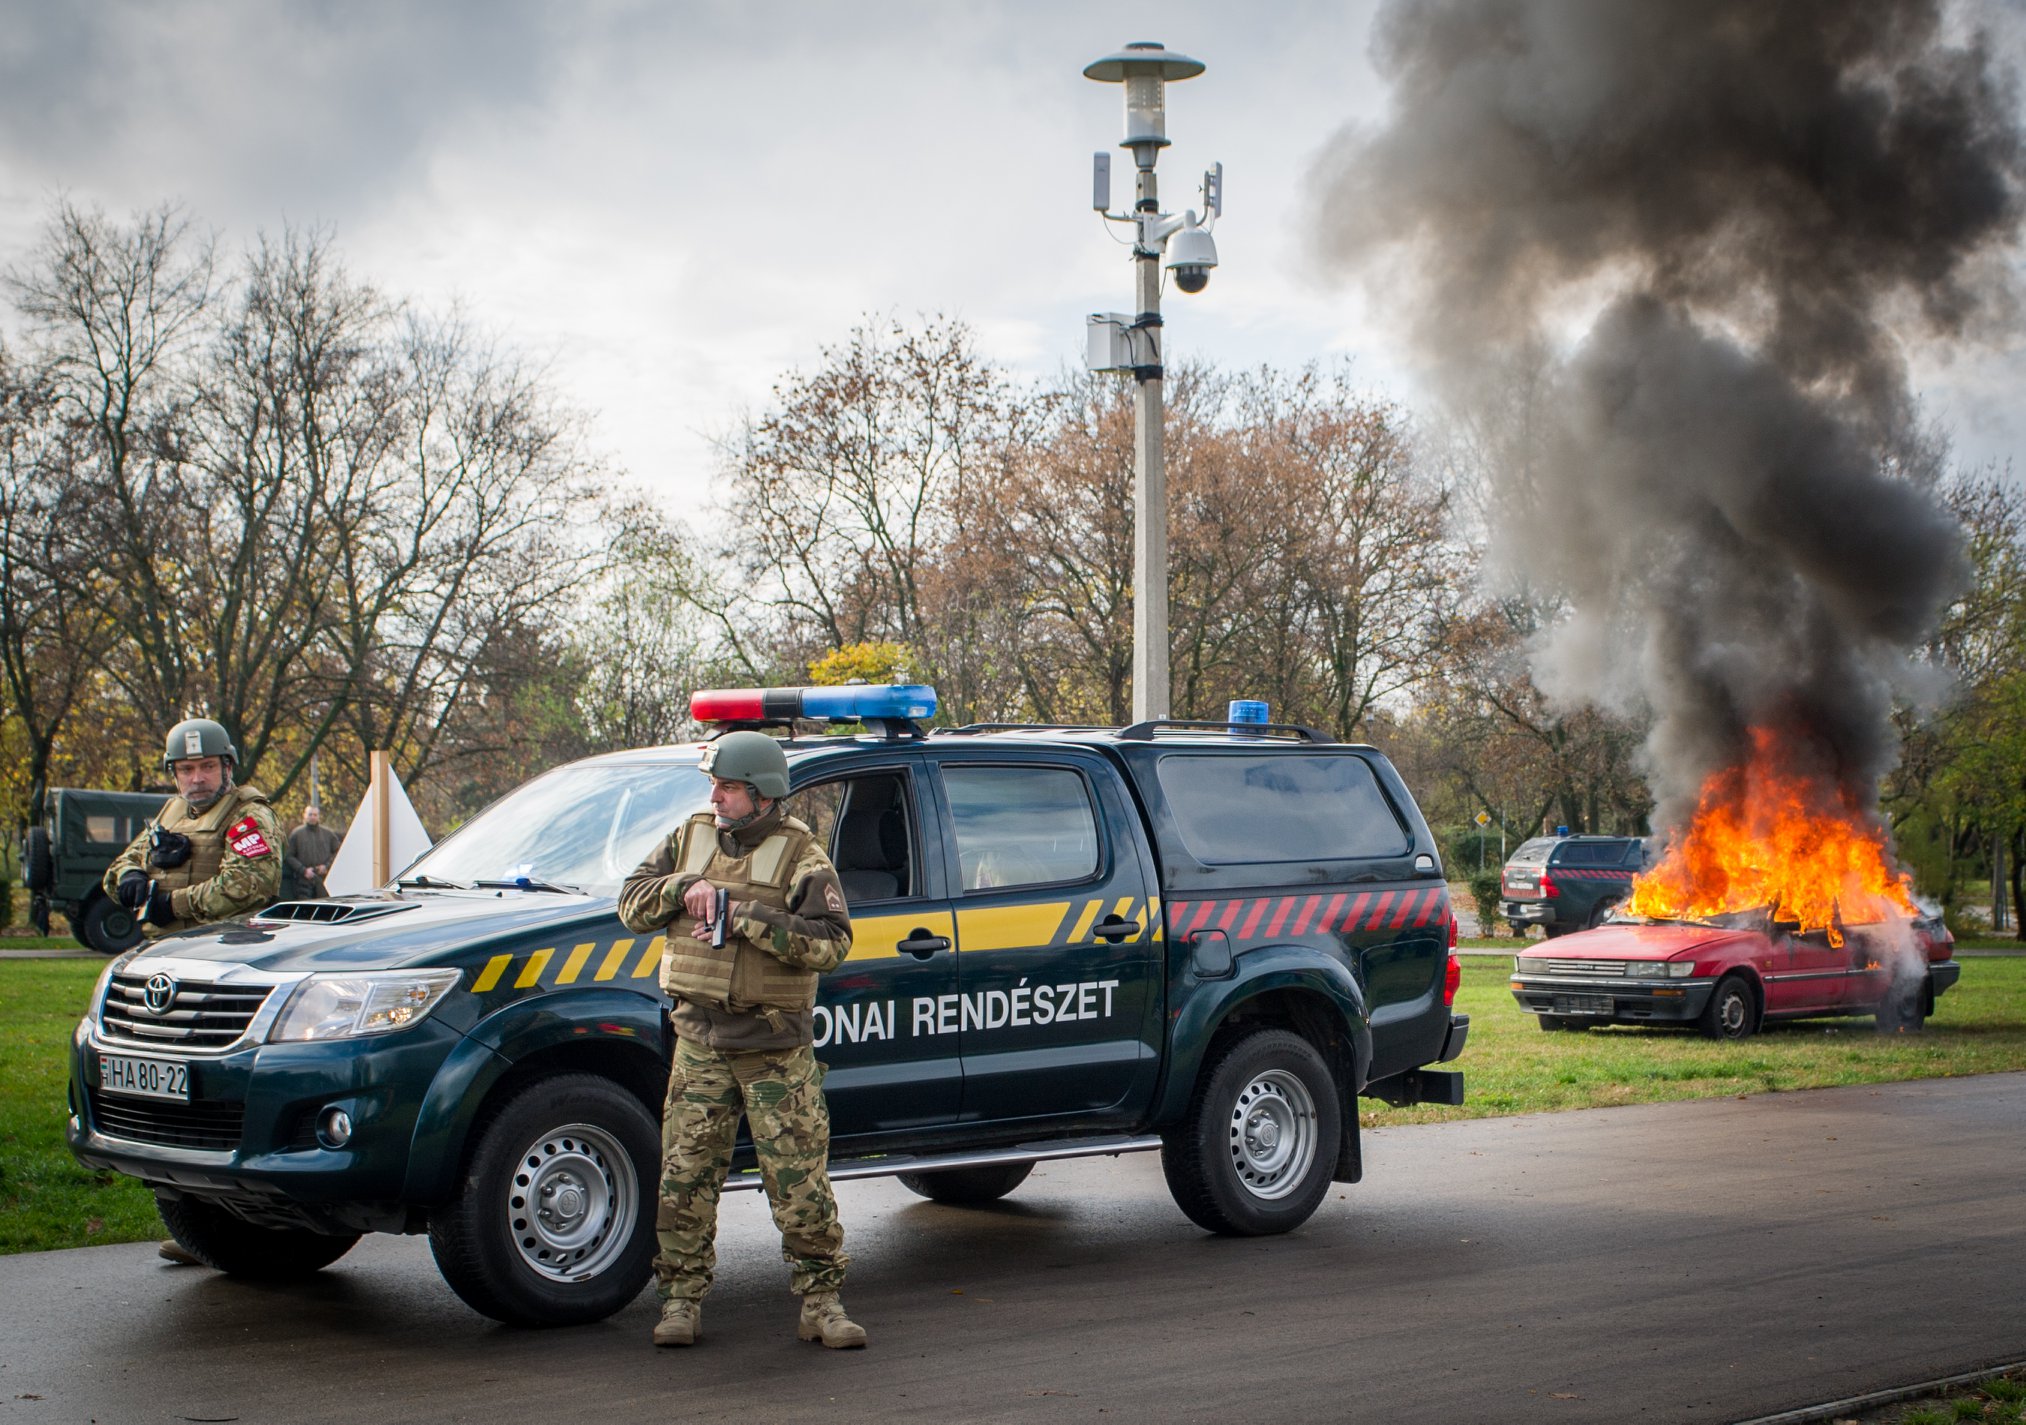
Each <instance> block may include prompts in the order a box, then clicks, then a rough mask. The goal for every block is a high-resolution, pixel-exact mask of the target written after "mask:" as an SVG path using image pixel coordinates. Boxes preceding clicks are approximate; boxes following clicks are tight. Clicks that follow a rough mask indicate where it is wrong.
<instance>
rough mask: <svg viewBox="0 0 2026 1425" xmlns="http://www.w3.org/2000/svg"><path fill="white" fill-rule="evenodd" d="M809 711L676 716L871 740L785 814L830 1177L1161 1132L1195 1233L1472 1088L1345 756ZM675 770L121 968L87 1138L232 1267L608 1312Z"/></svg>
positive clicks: (770, 695)
mask: <svg viewBox="0 0 2026 1425" xmlns="http://www.w3.org/2000/svg"><path fill="white" fill-rule="evenodd" d="M817 695H818V690H814V689H811V690H807V696H805V695H804V690H798V689H769V690H766V691H765V692H764V693H762V692H761V691H760V690H752V691H751V693H750V696H745V695H738V696H734V695H731V694H719V695H714V698H706V696H705V695H701V694H700V695H698V699H697V700H696V703H695V704H693V706H699V707H700V711H699V713H698V715H699V716H700V717H711V718H716V719H720V720H722V721H723V723H725V724H728V725H741V724H743V725H754V724H759V723H765V722H770V721H775V722H777V721H780V720H784V719H788V718H792V717H795V716H797V715H801V716H804V717H806V716H809V715H812V714H814V715H818V716H825V717H831V718H835V719H838V720H840V721H862V722H863V723H864V724H865V725H867V726H868V727H870V728H872V729H873V731H872V732H871V733H870V735H865V736H855V737H854V736H835V735H832V736H817V737H804V736H797V737H792V738H790V739H789V740H788V741H787V742H786V743H785V744H784V745H785V750H786V752H787V757H788V765H789V776H790V784H791V787H792V788H793V791H792V794H791V800H790V802H789V808H790V810H791V811H793V812H794V814H795V815H797V816H799V817H801V818H802V819H803V820H805V821H807V822H808V823H809V824H810V825H811V826H812V827H813V829H814V830H815V832H816V834H817V835H818V836H819V837H821V838H822V839H823V843H824V844H825V845H826V846H827V847H828V848H829V851H830V856H831V859H832V860H833V861H834V862H835V863H836V866H837V869H838V874H839V878H840V880H841V881H842V883H843V886H844V889H845V894H846V896H847V897H848V898H849V899H850V901H851V912H852V929H853V943H852V949H851V955H850V958H848V959H847V960H846V961H845V962H844V963H843V964H842V965H840V966H839V967H838V968H837V969H835V970H833V971H831V972H830V973H829V974H828V975H826V976H824V978H823V984H822V987H821V991H820V994H819V998H818V1002H817V1006H816V1010H815V1029H816V1049H817V1053H818V1055H819V1056H820V1057H821V1058H822V1060H823V1061H824V1062H825V1063H826V1064H827V1065H828V1077H827V1079H826V1081H825V1084H824V1091H825V1094H826V1095H827V1097H828V1099H829V1103H830V1114H831V1128H832V1135H833V1136H832V1140H831V1141H832V1148H831V1165H830V1170H831V1176H832V1177H833V1178H837V1179H846V1178H857V1177H871V1176H879V1175H887V1174H897V1175H899V1177H900V1180H901V1182H902V1183H903V1184H905V1185H906V1186H907V1187H908V1188H910V1189H912V1190H913V1191H915V1192H917V1193H921V1194H923V1195H924V1196H927V1197H930V1198H933V1199H936V1200H938V1201H943V1202H959V1203H976V1202H984V1201H988V1200H990V1199H993V1198H997V1197H1001V1196H1003V1195H1004V1194H1006V1193H1008V1192H1010V1191H1012V1190H1013V1189H1014V1188H1015V1187H1017V1186H1018V1185H1019V1183H1020V1182H1021V1180H1022V1179H1023V1178H1025V1177H1026V1176H1027V1174H1028V1173H1029V1172H1030V1171H1031V1170H1032V1168H1033V1165H1034V1164H1035V1163H1037V1162H1041V1161H1044V1160H1048V1159H1053V1158H1070V1157H1077V1156H1083V1155H1090V1154H1117V1153H1124V1152H1133V1151H1137V1150H1143V1149H1144V1150H1158V1151H1159V1152H1160V1154H1161V1162H1162V1166H1163V1168H1164V1169H1165V1170H1166V1173H1167V1178H1168V1183H1169V1186H1170V1187H1171V1189H1172V1190H1173V1192H1174V1195H1175V1199H1176V1201H1177V1203H1178V1204H1179V1205H1180V1207H1181V1209H1182V1211H1183V1212H1184V1213H1186V1214H1187V1215H1188V1216H1189V1217H1190V1218H1191V1219H1192V1220H1193V1221H1195V1222H1196V1223H1198V1224H1200V1225H1201V1226H1202V1227H1204V1228H1206V1229H1209V1230H1211V1231H1215V1232H1224V1233H1238V1234H1248V1235H1249V1234H1259V1233H1274V1232H1285V1231H1288V1230H1289V1229H1291V1228H1293V1227H1296V1226H1298V1225H1300V1224H1301V1223H1302V1222H1304V1221H1306V1220H1307V1219H1308V1217H1309V1216H1310V1214H1312V1213H1313V1212H1314V1211H1315V1210H1316V1209H1317V1207H1318V1206H1320V1205H1321V1203H1322V1202H1323V1200H1324V1199H1325V1198H1326V1196H1327V1195H1328V1192H1329V1188H1330V1184H1331V1183H1332V1182H1333V1181H1334V1182H1356V1181H1357V1180H1358V1178H1359V1176H1360V1174H1361V1172H1362V1158H1361V1156H1360V1152H1359V1136H1358V1098H1359V1095H1361V1094H1364V1095H1370V1096H1373V1097H1376V1098H1382V1099H1385V1100H1387V1101H1388V1102H1392V1103H1415V1102H1435V1103H1445V1104H1456V1103H1461V1102H1462V1100H1463V1076H1462V1075H1461V1074H1460V1073H1455V1072H1445V1071H1441V1070H1437V1069H1433V1068H1431V1067H1429V1066H1431V1065H1435V1064H1440V1063H1443V1062H1446V1061H1449V1060H1453V1059H1455V1058H1456V1057H1457V1055H1458V1054H1459V1053H1460V1052H1461V1051H1462V1049H1463V1044H1464V1039H1465V1036H1466V1034H1467V1033H1468V1030H1469V1020H1468V1019H1467V1018H1466V1017H1464V1016H1462V1015H1457V1014H1454V1013H1452V1012H1451V1005H1452V1003H1453V1000H1454V997H1455V993H1456V986H1457V966H1456V960H1455V958H1454V956H1453V955H1452V954H1451V953H1450V952H1451V948H1452V946H1453V945H1454V943H1455V922H1454V919H1453V917H1452V916H1451V914H1450V907H1449V898H1448V892H1447V888H1446V886H1445V884H1444V881H1443V876H1442V867H1441V864H1440V861H1439V859H1438V856H1437V852H1436V849H1435V843H1434V841H1433V839H1432V838H1431V837H1430V835H1429V832H1428V828H1427V826H1426V824H1425V823H1424V822H1423V821H1422V819H1421V814H1420V812H1419V811H1418V810H1417V809H1416V808H1415V805H1414V801H1413V798H1412V797H1410V796H1409V795H1408V793H1407V789H1406V787H1405V786H1403V785H1402V784H1401V782H1400V778H1399V776H1398V774H1397V773H1396V772H1395V771H1394V770H1393V767H1392V764H1391V763H1389V762H1388V761H1387V760H1386V758H1385V757H1384V756H1383V755H1381V754H1380V753H1379V752H1377V751H1376V750H1374V749H1373V748H1370V747H1364V746H1352V745H1347V744H1342V743H1335V742H1331V741H1330V740H1328V739H1327V738H1325V737H1323V736H1322V735H1321V734H1318V733H1314V732H1311V731H1309V730H1307V729H1300V728H1285V727H1269V726H1259V725H1248V726H1244V727H1236V726H1230V725H1225V724H1215V725H1206V724H1189V723H1174V722H1150V723H1140V724H1137V725H1135V726H1132V727H1128V728H1124V729H1109V728H1103V729H1101V728H1066V727H999V726H992V727H968V728H958V729H954V730H951V731H938V732H936V733H935V734H934V735H926V734H925V733H924V731H923V729H922V728H921V726H920V724H919V722H918V721H917V719H923V718H926V717H928V716H929V715H931V714H932V713H933V710H934V694H933V692H932V691H930V690H929V689H926V688H916V689H901V690H899V691H898V693H896V691H895V690H893V689H887V688H852V689H848V690H847V689H834V688H833V689H824V690H821V698H822V701H819V700H818V696H817ZM839 695H846V697H847V699H848V700H847V701H845V702H843V703H840V702H839V701H838V698H839ZM882 699H884V700H882ZM698 753H699V748H698V747H696V746H694V745H690V746H680V747H661V748H651V749H646V750H643V751H638V752H625V753H618V754H614V755H611V756H606V757H594V758H591V759H588V760H586V761H582V762H577V763H573V764H571V765H569V766H566V767H560V768H557V769H556V770H554V771H552V772H549V773H547V774H545V775H544V776H541V777H538V778H536V779H535V780H534V781H532V782H529V783H528V784H527V785H526V786H523V787H521V788H520V789H519V790H517V791H515V792H513V793H511V794H509V795H508V796H507V797H506V798H504V799H503V800H501V801H499V802H497V803H495V804H494V805H493V806H492V807H490V808H488V809H487V810H485V811H483V812H481V813H479V814H478V815H477V816H476V817H474V818H472V819H471V820H470V821H469V822H467V823H466V824H465V825H464V826H462V827H461V828H459V829H458V831H457V832H456V833H454V834H453V835H451V836H450V837H449V838H447V839H446V840H444V841H443V842H441V843H440V844H439V845H437V846H436V847H434V848H433V849H432V850H430V851H429V852H428V854H426V855H425V856H423V857H422V859H421V860H419V861H417V862H416V863H415V864H414V865H413V866H411V867H409V868H408V869H407V870H406V871H404V872H403V873H402V874H401V876H400V877H399V878H398V879H397V880H396V882H395V883H394V884H393V885H390V886H388V887H387V888H385V889H384V890H382V891H381V892H380V893H378V894H376V895H366V896H353V897H347V898H343V899H337V900H324V901H302V902H285V903H282V904H279V905H274V906H270V907H268V908H267V909H265V910H262V911H259V912H257V913H256V914H254V915H252V916H249V917H243V918H241V919H239V920H237V921H235V922H230V923H224V924H219V925H214V926H209V927H204V928H201V929H198V930H193V931H188V932H185V933H182V934H179V935H172V936H168V937H165V938H164V939H162V940H159V941H156V942H154V943H153V944H152V945H150V946H149V947H148V948H146V949H145V950H142V951H140V952H137V953H136V954H135V955H132V956H129V957H125V958H122V959H120V960H117V961H115V962H114V963H113V964H112V966H110V967H109V968H108V969H107V971H106V974H105V976H104V978H103V980H102V981H101V983H100V985H99V989H98V992H97V994H96V996H95V997H94V999H93V1001H92V1004H91V1008H90V1010H89V1012H88V1013H87V1015H86V1017H85V1019H84V1021H83V1022H82V1023H81V1024H79V1026H78V1029H77V1033H76V1037H75V1040H74V1044H73V1050H72V1067H71V1087H70V1122H69V1141H70V1144H71V1147H72V1149H73V1151H74V1152H75V1153H76V1154H77V1156H78V1158H79V1159H80V1160H81V1161H82V1162H84V1163H86V1164H89V1165H91V1166H93V1167H98V1168H111V1169H115V1170H118V1171H120V1172H124V1173H129V1174H132V1175H133V1176H135V1177H138V1178H140V1179H142V1180H143V1181H145V1182H147V1183H149V1184H150V1185H151V1186H152V1187H153V1188H154V1189H155V1193H156V1196H157V1199H158V1200H159V1201H160V1203H161V1205H162V1213H163V1216H164V1217H165V1218H166V1219H167V1220H168V1222H169V1224H170V1226H171V1228H172V1229H173V1230H174V1231H175V1234H176V1236H177V1237H178V1238H179V1239H180V1240H182V1241H183V1242H184V1244H185V1245H186V1246H189V1247H191V1248H192V1250H194V1251H196V1252H197V1253H198V1254H199V1255H200V1256H202V1257H203V1258H205V1259H206V1260H208V1261H210V1262H212V1263H213V1264H214V1265H216V1266H218V1267H220V1268H222V1269H224V1270H225V1271H228V1272H238V1273H242V1274H246V1275H252V1276H264V1277H282V1276H289V1275H295V1274H300V1273H304V1272H312V1271H315V1270H317V1269H318V1268H320V1267H322V1266H324V1265H326V1264H327V1263H329V1262H331V1261H334V1260H336V1259H337V1258H338V1257H339V1256H341V1255H342V1254H343V1253H344V1252H345V1251H346V1250H347V1249H348V1248H349V1247H350V1246H351V1245H352V1243H353V1242H355V1241H356V1240H357V1239H358V1237H359V1235H360V1234H361V1233H362V1232H368V1231H384V1232H427V1233H428V1234H429V1237H430V1240H431V1245H432V1247H433V1248H434V1249H435V1253H436V1259H437V1263H438V1266H439V1267H440V1268H441V1270H442V1272H443V1274H444V1276H445V1278H446V1279H447V1280H448V1281H449V1283H450V1285H451V1286H452V1287H453V1288H454V1289H455V1290H456V1291H457V1293H458V1294H459V1295H460V1296H462V1297H463V1298H464V1299H465V1301H467V1302H469V1303H470V1304H471V1305H472V1306H474V1307H476V1308H477V1309H478V1310H480V1311H482V1312H485V1313H487V1314H489V1315H491V1316H494V1317H497V1318H499V1319H501V1320H504V1321H516V1322H527V1323H537V1324H559V1323H566V1322H581V1321H590V1320H596V1319H598V1318H600V1317H603V1316H607V1315H609V1314H611V1313H612V1312H614V1311H616V1310H618V1309H619V1308H620V1307H622V1306H624V1305H625V1304H626V1303H627V1302H628V1301H630V1300H631V1299H632V1298H633V1297H634V1296H635V1295H637V1294H638V1292H639V1291H640V1289H641V1287H642V1286H643V1285H644V1283H645V1282H646V1280H647V1272H648V1259H649V1257H650V1256H651V1255H652V1253H653V1250H654V1198H655V1188H654V1184H655V1180H656V1178H657V1176H658V1170H659V1168H658V1159H659V1153H660V1135H659V1132H658V1129H657V1117H658V1114H659V1111H660V1107H661V1097H662V1094H663V1091H664V1089H665V1087H666V1083H667V1079H668V1058H669V1053H670V1049H671V1045H670V1040H669V1032H668V1020H667V1015H666V1013H665V1008H666V1001H665V999H664V998H663V997H662V995H661V993H660V991H659V989H658V988H657V971H658V968H659V965H660V961H661V950H662V941H661V937H659V936H654V937H635V936H634V935H632V934H630V933H629V932H628V931H627V930H626V929H625V927H624V926H622V925H621V924H620V923H619V920H618V918H617V916H616V915H615V914H614V910H613V898H614V895H615V893H616V892H617V890H618V888H619V884H620V882H621V881H622V880H623V878H624V877H625V876H626V874H627V873H628V872H629V871H631V870H632V869H633V867H634V866H635V865H636V864H637V863H638V862H639V861H640V859H641V858H642V857H643V856H644V855H645V854H646V853H647V851H648V849H649V848H650V847H651V846H652V845H653V844H654V843H655V842H656V841H657V840H658V839H659V838H661V837H663V836H665V835H667V833H668V830H669V828H670V827H672V826H674V825H675V824H677V823H678V822H680V821H681V820H682V819H683V818H684V817H686V816H688V815H689V814H690V813H692V812H693V811H695V810H697V809H698V808H700V807H702V806H704V805H706V804H707V803H706V797H707V794H708V790H709V783H708V780H707V779H706V777H705V776H704V774H703V773H702V772H701V771H700V770H698V767H697V758H698ZM752 1163H753V1158H752V1152H751V1148H750V1146H749V1145H745V1146H742V1147H741V1148H740V1150H739V1156H738V1158H737V1159H736V1160H735V1163H734V1172H735V1176H734V1179H733V1181H732V1183H731V1184H730V1186H731V1187H734V1188H739V1187H744V1188H750V1187H754V1186H756V1185H757V1182H758V1179H757V1177H756V1175H755V1173H754V1171H753V1167H752ZM535 1201H540V1202H542V1203H544V1204H545V1205H544V1206H543V1208H542V1209H541V1211H539V1212H533V1211H528V1210H526V1204H528V1203H530V1202H535Z"/></svg>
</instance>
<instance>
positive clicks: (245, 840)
mask: <svg viewBox="0 0 2026 1425" xmlns="http://www.w3.org/2000/svg"><path fill="white" fill-rule="evenodd" d="M225 844H226V845H227V846H230V847H231V848H232V849H233V850H234V851H237V852H238V853H239V854H240V855H241V856H268V855H272V854H273V852H274V848H273V847H272V846H270V845H268V844H267V838H266V837H265V836H262V835H261V834H260V823H259V822H257V821H255V820H254V819H253V818H252V817H250V816H242V817H241V818H239V820H237V821H235V822H233V823H232V825H231V826H229V827H227V828H226V829H225Z"/></svg>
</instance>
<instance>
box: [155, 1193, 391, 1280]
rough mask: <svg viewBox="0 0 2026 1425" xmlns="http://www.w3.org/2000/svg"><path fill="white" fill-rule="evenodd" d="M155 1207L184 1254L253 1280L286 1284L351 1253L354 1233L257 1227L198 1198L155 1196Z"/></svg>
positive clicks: (301, 1228)
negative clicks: (285, 1282) (283, 1282)
mask: <svg viewBox="0 0 2026 1425" xmlns="http://www.w3.org/2000/svg"><path fill="white" fill-rule="evenodd" d="M155 1206H156V1207H157V1208H158V1209H159V1210H160V1212H161V1214H162V1221H163V1222H164V1223H165V1224H166V1225H167V1226H168V1228H169V1235H170V1236H171V1237H174V1238H175V1239H176V1241H177V1243H178V1244H180V1245H181V1246H182V1248H183V1250H184V1251H186V1252H188V1253H189V1254H190V1255H191V1256H193V1257H195V1258H196V1259H197V1260H198V1261H200V1262H202V1263H203V1264H204V1265H205V1266H207V1267H211V1268H214V1269H216V1270H218V1271H221V1272H225V1273H227V1274H228V1275H230V1276H235V1277H248V1278H250V1279H252V1280H254V1281H270V1282H274V1281H291V1280H293V1279H295V1278H297V1277H306V1276H309V1275H310V1274H311V1273H313V1272H320V1271H322V1270H323V1269H324V1268H325V1267H328V1266H329V1265H330V1264H331V1263H332V1262H335V1261H336V1260H337V1259H338V1258H340V1257H342V1256H344V1255H345V1253H347V1252H349V1251H351V1250H352V1247H353V1244H355V1243H356V1242H357V1241H358V1240H359V1234H358V1233H357V1232H342V1233H327V1232H312V1231H310V1230H309V1229H308V1228H305V1227H257V1226H255V1225H254V1224H253V1223H251V1222H246V1221H243V1220H242V1219H240V1218H237V1217H234V1216H233V1215H232V1214H231V1213H229V1212H227V1211H226V1210H225V1209H224V1208H222V1207H219V1206H217V1205H216V1204H214V1203H209V1202H205V1201H203V1200H202V1199H201V1198H194V1197H182V1198H160V1197H158V1198H156V1199H155Z"/></svg>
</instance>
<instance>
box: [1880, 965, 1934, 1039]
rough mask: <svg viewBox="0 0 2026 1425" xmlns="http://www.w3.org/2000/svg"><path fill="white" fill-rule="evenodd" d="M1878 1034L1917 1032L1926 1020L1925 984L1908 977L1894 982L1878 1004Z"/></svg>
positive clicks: (1924, 1024)
mask: <svg viewBox="0 0 2026 1425" xmlns="http://www.w3.org/2000/svg"><path fill="white" fill-rule="evenodd" d="M1877 1022H1878V1032H1879V1033H1880V1034H1918V1033H1920V1031H1921V1030H1922V1028H1923V1027H1925V1026H1926V1024H1927V1022H1928V1016H1927V986H1926V985H1925V984H1923V983H1921V982H1920V981H1919V980H1914V979H1909V980H1904V981H1901V982H1898V983H1895V984H1894V985H1893V986H1892V988H1891V989H1889V990H1887V991H1886V992H1885V999H1884V1001H1883V1002H1882V1003H1881V1004H1880V1005H1879V1006H1878V1021H1877Z"/></svg>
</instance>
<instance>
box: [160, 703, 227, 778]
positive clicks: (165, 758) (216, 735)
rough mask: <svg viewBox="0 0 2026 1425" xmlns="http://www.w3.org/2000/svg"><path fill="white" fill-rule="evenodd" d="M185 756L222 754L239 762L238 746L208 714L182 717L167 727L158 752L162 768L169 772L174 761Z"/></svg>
mask: <svg viewBox="0 0 2026 1425" xmlns="http://www.w3.org/2000/svg"><path fill="white" fill-rule="evenodd" d="M187 757H223V758H224V759H225V760H226V761H227V762H230V763H232V764H233V765H234V766H237V765H238V764H239V749H238V748H236V747H234V746H233V745H232V738H231V737H230V736H229V735H228V734H227V733H226V731H225V729H224V728H223V727H221V726H219V725H218V724H217V723H215V722H213V721H212V720H211V719H210V718H208V717H186V718H184V719H183V720H182V721H181V722H179V723H177V724H176V725H175V726H174V727H172V728H170V729H169V736H168V740H167V742H166V744H165V746H164V748H163V751H162V767H163V770H165V771H171V772H173V771H174V770H175V769H176V763H178V762H180V761H182V760H183V759H185V758H187Z"/></svg>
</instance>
